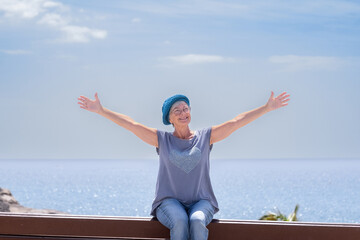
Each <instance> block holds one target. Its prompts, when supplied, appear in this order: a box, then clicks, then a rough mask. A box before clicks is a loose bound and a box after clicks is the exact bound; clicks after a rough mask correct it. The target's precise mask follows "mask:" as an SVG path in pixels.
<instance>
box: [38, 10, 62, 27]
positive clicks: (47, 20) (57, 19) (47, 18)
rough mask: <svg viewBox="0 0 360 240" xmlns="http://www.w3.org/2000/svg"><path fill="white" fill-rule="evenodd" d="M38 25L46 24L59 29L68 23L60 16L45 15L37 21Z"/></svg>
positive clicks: (54, 14)
mask: <svg viewBox="0 0 360 240" xmlns="http://www.w3.org/2000/svg"><path fill="white" fill-rule="evenodd" d="M38 23H40V24H46V25H49V26H52V27H59V26H65V25H67V24H68V21H66V20H65V19H64V18H63V17H62V16H61V15H59V14H56V13H48V14H45V15H44V16H43V17H42V18H41V19H40V20H39V21H38Z"/></svg>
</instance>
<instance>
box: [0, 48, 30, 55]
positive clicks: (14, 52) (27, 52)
mask: <svg viewBox="0 0 360 240" xmlns="http://www.w3.org/2000/svg"><path fill="white" fill-rule="evenodd" d="M0 52H3V53H6V54H9V55H27V54H32V52H30V51H26V50H21V49H16V50H0Z"/></svg>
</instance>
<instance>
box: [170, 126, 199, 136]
mask: <svg viewBox="0 0 360 240" xmlns="http://www.w3.org/2000/svg"><path fill="white" fill-rule="evenodd" d="M173 135H174V136H175V137H178V138H181V139H191V138H193V137H194V132H193V131H191V130H190V128H189V126H186V127H184V128H175V131H174V133H173Z"/></svg>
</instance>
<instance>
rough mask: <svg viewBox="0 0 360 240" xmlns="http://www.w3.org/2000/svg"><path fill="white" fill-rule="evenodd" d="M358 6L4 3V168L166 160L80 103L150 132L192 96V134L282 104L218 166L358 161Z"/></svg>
mask: <svg viewBox="0 0 360 240" xmlns="http://www.w3.org/2000/svg"><path fill="white" fill-rule="evenodd" d="M359 46H360V2H359V1H342V0H341V1H340V0H318V1H316V0H315V1H314V0H304V1H278V0H271V1H268V0H264V1H260V0H255V1H250V0H249V1H220V0H219V1H216V0H214V1H208V0H192V1H187V0H180V1H163V0H157V1H152V0H146V1H132V0H131V1H130V0H127V1H120V0H119V1H118V0H107V1H100V0H98V1H95V0H77V1H70V0H63V1H48V0H27V1H24V0H23V1H21V0H0V108H1V112H0V159H147V158H151V159H153V158H154V159H155V158H157V155H156V151H155V148H154V147H152V146H150V145H147V144H146V143H143V142H142V141H141V140H140V139H138V138H137V137H136V136H135V135H133V134H132V133H130V132H128V131H127V130H125V129H123V128H121V127H119V126H117V125H116V124H115V123H113V122H111V121H109V120H108V119H106V118H103V117H101V116H100V115H97V114H95V113H91V112H88V111H86V110H84V109H81V108H80V107H79V105H78V103H77V102H78V101H77V98H78V97H79V96H80V95H84V96H87V97H89V98H92V99H94V94H95V93H96V92H97V93H98V95H99V98H100V102H101V104H102V105H103V106H104V107H106V108H108V109H111V110H113V111H116V112H120V113H123V114H126V115H128V116H130V117H132V118H133V119H134V120H135V121H137V122H140V123H142V124H144V125H147V126H149V127H153V128H157V129H161V130H166V131H173V128H172V127H171V126H165V125H163V124H162V121H161V119H162V113H161V106H162V104H163V102H164V100H165V99H166V98H168V97H170V96H172V95H174V94H185V95H186V96H188V97H189V99H190V104H191V107H192V122H191V124H190V128H191V129H194V130H196V129H201V128H206V127H210V126H213V125H217V124H221V123H223V122H225V121H228V120H230V119H232V118H234V117H235V116H237V115H238V114H240V113H242V112H246V111H249V110H252V109H254V108H257V107H260V106H262V105H264V104H266V102H267V100H268V98H269V97H270V94H271V91H274V93H275V95H278V94H280V93H282V92H284V91H286V92H288V93H289V94H290V95H291V96H290V99H291V100H290V102H289V105H288V106H286V107H283V108H281V109H278V110H276V111H273V112H270V113H268V114H266V115H264V116H262V117H261V118H259V119H257V120H255V121H254V122H252V123H250V124H249V125H247V126H245V127H243V128H240V129H239V130H237V131H236V132H235V133H233V134H232V135H231V136H230V137H229V138H227V139H225V140H223V141H221V142H219V143H216V144H215V145H214V148H213V150H212V153H211V157H212V158H214V159H225V158H239V159H253V158H344V159H345V158H360V147H359V146H360V127H359V123H360V94H359V91H360V77H359V76H360V47H359Z"/></svg>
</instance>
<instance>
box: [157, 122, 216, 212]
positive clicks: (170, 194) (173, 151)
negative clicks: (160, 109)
mask: <svg viewBox="0 0 360 240" xmlns="http://www.w3.org/2000/svg"><path fill="white" fill-rule="evenodd" d="M157 135H158V144H159V145H158V148H156V150H157V153H158V154H159V160H160V163H159V173H158V178H157V183H156V192H155V199H154V202H153V204H152V209H151V215H153V216H155V215H156V211H155V210H156V208H157V207H158V206H159V205H160V204H161V202H162V201H163V200H164V199H166V198H175V199H177V200H178V201H180V202H181V203H183V204H192V203H194V202H197V201H199V200H202V199H206V200H208V201H209V202H210V203H211V205H212V206H213V207H214V208H215V213H216V212H218V211H219V208H218V203H217V200H216V197H215V195H214V191H213V189H212V186H211V182H210V162H209V155H210V151H211V149H212V145H211V146H210V135H211V127H210V128H206V129H202V130H199V131H196V132H195V136H194V137H193V138H192V139H190V140H185V139H180V138H178V137H175V136H174V135H173V133H170V132H164V131H160V130H157Z"/></svg>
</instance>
